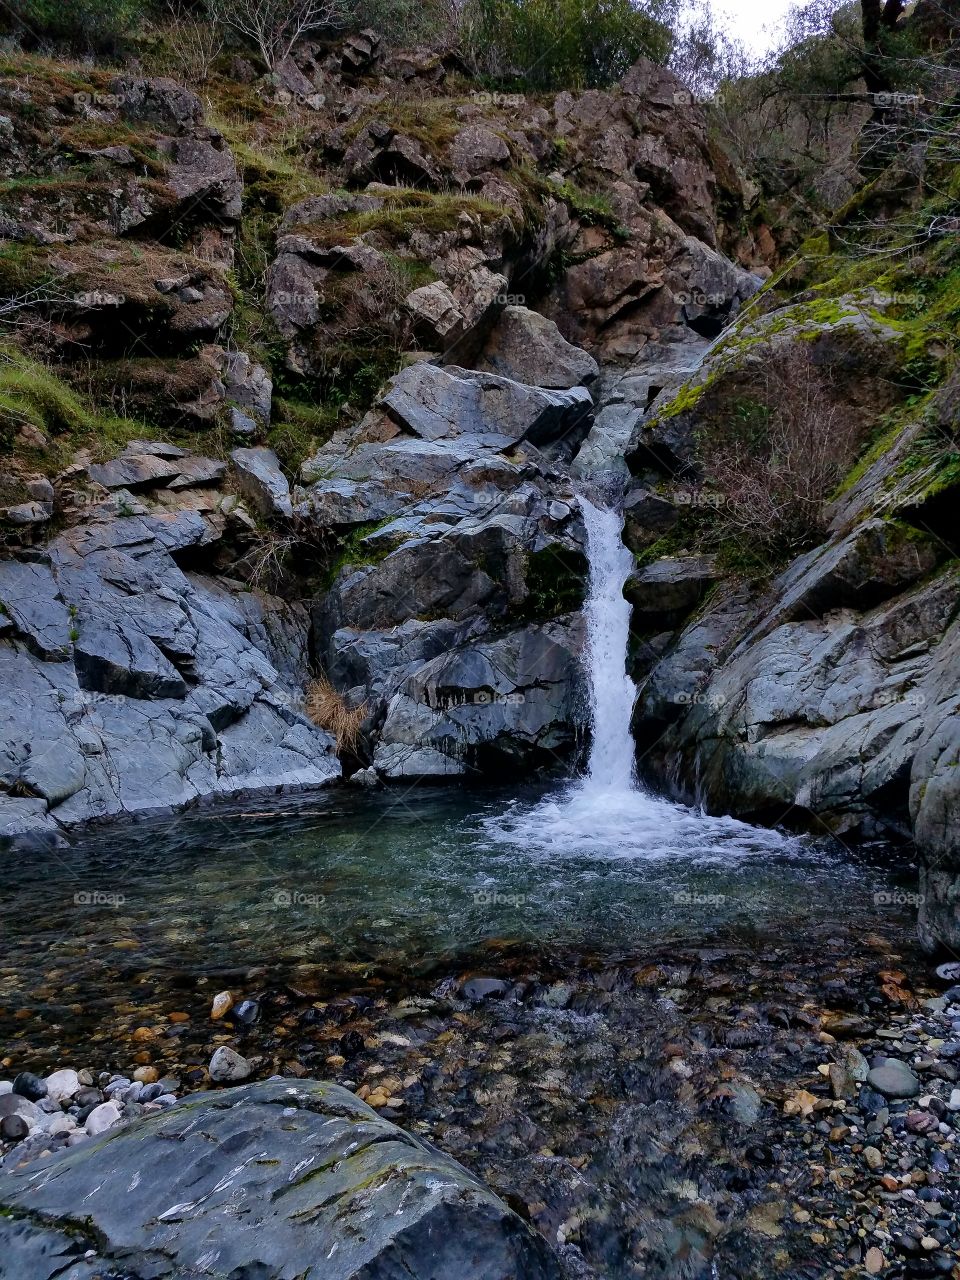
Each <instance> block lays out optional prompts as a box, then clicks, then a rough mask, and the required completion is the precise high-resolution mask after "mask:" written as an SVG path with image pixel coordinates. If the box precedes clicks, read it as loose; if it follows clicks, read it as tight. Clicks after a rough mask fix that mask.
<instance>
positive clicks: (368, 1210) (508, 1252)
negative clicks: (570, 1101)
mask: <svg viewBox="0 0 960 1280" xmlns="http://www.w3.org/2000/svg"><path fill="white" fill-rule="evenodd" d="M0 1253H2V1256H3V1263H2V1269H3V1275H4V1276H5V1278H6V1280H53V1278H54V1277H55V1276H62V1275H63V1274H65V1272H67V1271H69V1274H70V1275H71V1276H75V1277H76V1278H77V1280H94V1278H95V1277H97V1276H103V1275H105V1274H106V1273H107V1272H109V1273H110V1274H111V1275H113V1274H117V1275H119V1274H120V1273H121V1272H122V1274H123V1275H124V1276H125V1277H128V1280H147V1277H148V1276H150V1277H160V1276H171V1277H172V1276H183V1275H199V1274H216V1275H223V1276H226V1275H231V1276H240V1275H245V1276H254V1275H256V1276H258V1277H261V1280H292V1278H293V1277H294V1276H303V1275H307V1274H310V1273H312V1272H314V1271H316V1270H317V1269H318V1267H319V1268H320V1269H322V1273H323V1275H324V1276H325V1277H328V1280H360V1278H361V1277H363V1278H364V1280H375V1278H376V1277H379V1278H381V1280H387V1277H391V1276H396V1275H399V1274H404V1275H409V1276H426V1275H437V1276H457V1277H458V1280H502V1277H504V1276H523V1277H524V1278H525V1280H557V1277H559V1268H558V1266H557V1264H556V1262H555V1261H554V1259H553V1258H552V1256H551V1255H550V1253H549V1250H548V1249H547V1247H546V1245H545V1244H544V1243H543V1241H542V1240H541V1239H540V1237H538V1236H537V1235H536V1234H535V1233H534V1232H533V1231H532V1230H531V1229H530V1227H528V1226H527V1225H526V1223H524V1222H523V1221H522V1219H520V1218H519V1217H518V1216H517V1215H516V1214H515V1213H514V1212H513V1211H512V1210H511V1209H509V1208H507V1206H506V1205H505V1204H504V1203H503V1202H502V1201H500V1200H498V1199H497V1197H496V1196H495V1195H493V1194H492V1192H490V1191H489V1190H488V1189H487V1188H486V1187H485V1186H484V1185H483V1184H482V1183H481V1182H479V1181H478V1180H477V1179H476V1178H474V1177H473V1176H472V1175H471V1174H469V1173H468V1172H467V1171H466V1169H464V1168H463V1167H462V1166H461V1165H459V1164H457V1163H456V1162H455V1161H454V1160H452V1159H450V1158H449V1157H448V1156H445V1155H443V1154H442V1153H441V1152H439V1151H437V1150H436V1149H435V1148H433V1147H431V1146H429V1145H428V1144H427V1143H425V1142H422V1141H421V1140H419V1139H417V1138H414V1137H412V1136H411V1135H410V1134H408V1133H406V1132H404V1130H402V1129H399V1128H397V1126H396V1125H393V1124H391V1123H390V1122H389V1121H387V1120H384V1119H381V1118H380V1117H379V1116H378V1115H377V1113H376V1112H375V1111H374V1110H373V1109H372V1108H370V1107H368V1106H367V1105H366V1104H365V1103H363V1102H361V1101H360V1100H359V1099H358V1098H356V1097H354V1095H353V1094H352V1093H349V1092H348V1091H347V1090H346V1089H343V1088H341V1087H340V1086H338V1085H333V1084H320V1083H317V1082H316V1081H311V1080H300V1081H296V1082H292V1081H288V1080H282V1081H281V1080H276V1081H267V1082H266V1083H263V1084H253V1085H242V1086H240V1087H238V1088H234V1089H228V1090H224V1091H221V1092H219V1093H217V1094H214V1095H211V1094H206V1095H199V1096H196V1097H193V1098H190V1099H188V1100H185V1101H183V1102H180V1103H178V1104H177V1105H176V1106H175V1107H173V1108H171V1109H169V1110H168V1111H166V1112H161V1113H159V1114H157V1115H155V1116H152V1117H150V1118H145V1119H143V1120H140V1121H137V1122H135V1123H134V1124H132V1125H130V1126H128V1127H127V1128H124V1129H120V1130H113V1131H110V1132H107V1133H106V1134H104V1135H103V1137H100V1138H96V1139H94V1140H92V1141H90V1142H88V1143H86V1144H85V1145H84V1146H82V1147H81V1148H79V1149H73V1150H67V1151H66V1152H64V1153H63V1154H61V1155H59V1156H57V1157H55V1158H54V1159H52V1160H50V1161H47V1162H45V1163H44V1165H43V1166H42V1167H41V1168H38V1167H37V1166H36V1165H32V1166H28V1167H26V1168H24V1169H22V1170H17V1169H13V1170H12V1171H9V1172H3V1173H0Z"/></svg>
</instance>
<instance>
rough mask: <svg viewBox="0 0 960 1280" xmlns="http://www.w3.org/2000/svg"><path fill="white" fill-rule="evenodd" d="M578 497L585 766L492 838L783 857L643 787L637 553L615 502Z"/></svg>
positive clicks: (756, 837) (580, 852)
mask: <svg viewBox="0 0 960 1280" xmlns="http://www.w3.org/2000/svg"><path fill="white" fill-rule="evenodd" d="M595 479H596V478H595ZM579 501H580V510H581V513H582V515H583V522H584V526H585V529H586V535H587V545H586V550H587V559H588V562H589V565H590V573H589V583H588V592H587V600H586V604H585V606H584V616H585V619H586V644H585V648H584V668H585V674H586V676H587V683H588V686H589V694H590V721H591V746H590V755H589V760H588V764H587V770H586V773H585V774H584V775H583V777H581V778H579V779H577V780H576V781H575V782H573V783H571V784H568V785H567V786H566V787H564V788H563V789H562V790H561V791H560V792H559V793H555V794H554V795H552V796H548V797H546V798H545V799H542V800H540V801H538V802H536V803H534V804H529V803H522V802H518V803H516V804H514V805H511V806H509V807H508V809H507V810H506V812H502V813H498V814H495V815H493V816H490V817H487V818H485V819H484V820H483V823H482V826H483V830H484V832H485V834H486V835H487V837H488V838H491V839H492V840H494V841H495V842H497V843H501V844H508V845H512V846H514V847H517V848H522V849H523V850H525V851H526V852H529V853H537V852H539V853H546V854H550V855H560V856H564V857H570V856H573V857H581V856H589V857H596V858H602V859H617V858H637V857H642V858H646V859H657V860H660V859H664V858H667V859H669V858H675V859H678V860H682V861H684V862H688V863H689V862H690V861H695V862H699V863H708V862H723V863H730V862H735V861H737V860H738V859H739V858H743V857H749V856H752V855H755V854H758V853H766V854H770V853H772V852H784V851H785V850H786V849H787V848H789V847H790V846H792V845H793V844H795V842H794V841H792V840H790V839H789V838H787V837H785V836H783V835H781V834H779V833H778V832H775V831H767V830H763V829H761V828H758V827H752V826H750V825H749V824H748V823H745V822H739V821H738V820H737V819H735V818H727V817H711V816H708V815H706V814H704V813H702V812H701V811H700V810H699V809H695V808H691V807H689V806H687V805H682V804H676V803H674V802H672V801H669V800H664V799H661V798H660V797H657V796H654V795H652V794H650V793H649V792H648V791H647V790H646V789H645V788H643V787H641V786H640V785H639V784H638V782H637V776H636V767H635V753H636V747H635V744H634V740H633V735H632V733H631V730H630V722H631V716H632V712H633V705H634V701H635V699H636V694H637V690H636V686H635V685H634V683H633V681H632V680H631V679H630V676H629V675H628V673H627V649H628V644H629V639H630V605H629V602H628V601H627V600H626V599H625V598H624V595H623V587H624V584H625V582H626V580H627V577H628V575H629V574H630V571H631V570H632V568H633V557H632V556H631V554H630V552H629V550H628V549H627V548H626V547H625V546H624V544H623V540H622V537H621V533H622V528H623V518H622V516H621V514H620V511H619V509H618V507H617V505H616V504H609V505H604V504H602V503H599V502H595V501H594V499H593V498H588V497H586V496H584V495H581V496H580V499H579Z"/></svg>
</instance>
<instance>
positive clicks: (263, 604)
mask: <svg viewBox="0 0 960 1280" xmlns="http://www.w3.org/2000/svg"><path fill="white" fill-rule="evenodd" d="M2 71H3V73H4V75H3V80H2V82H0V96H2V100H3V109H4V110H5V111H6V112H7V115H6V116H5V117H4V120H5V123H4V125H3V132H2V136H0V147H2V164H3V171H4V173H5V174H7V175H9V176H8V180H7V181H5V182H4V183H3V184H2V188H0V210H2V221H0V234H2V244H0V275H2V279H3V290H4V295H5V297H6V298H7V303H6V306H7V308H8V315H9V317H10V318H11V319H12V320H14V321H15V324H14V325H12V326H11V329H10V339H9V344H8V346H7V347H6V348H5V349H4V352H3V365H2V368H0V381H4V382H5V388H4V392H5V395H6V399H5V400H4V403H3V406H2V415H3V425H2V432H3V436H4V439H5V441H6V443H7V444H8V446H9V448H10V451H11V454H12V460H11V465H10V468H9V473H8V475H7V477H6V478H5V481H4V495H3V496H4V500H5V541H6V546H7V558H6V559H4V560H3V562H2V563H0V600H2V608H3V613H2V619H0V632H2V641H0V660H2V662H3V665H4V671H5V675H6V680H7V687H8V688H9V690H10V696H9V697H8V698H7V699H6V700H5V704H4V710H3V719H2V722H0V723H2V748H0V760H2V774H0V786H2V791H0V813H2V829H3V832H4V834H5V836H6V837H7V838H13V839H15V840H17V841H19V842H21V843H24V842H29V841H30V840H33V839H45V840H57V839H59V838H60V832H61V831H62V830H63V829H67V828H70V827H72V826H75V825H76V824H77V823H81V822H85V821H88V820H90V819H94V818H110V817H117V816H123V815H132V814H139V813H144V812H147V811H154V812H155V811H158V810H160V811H162V810H166V809H176V808H179V807H183V806H184V805H188V804H191V803H194V802H197V801H199V800H205V799H207V798H211V797H216V796H226V795H246V794H250V793H253V792H267V791H273V790H282V789H296V788H303V787H310V786H317V785H320V784H323V783H325V782H327V781H329V780H331V779H332V778H334V777H336V776H338V775H339V774H340V772H341V768H340V764H339V762H338V761H337V758H336V753H335V742H334V738H333V737H332V736H331V734H330V733H329V732H327V729H328V728H332V727H333V725H332V723H331V722H330V721H329V718H325V713H324V712H322V711H319V710H318V706H319V704H318V702H317V699H316V698H315V697H314V696H313V693H312V690H313V688H314V684H313V682H314V681H315V679H316V678H318V677H319V678H320V679H321V680H322V681H323V682H324V687H325V688H326V690H327V702H326V704H324V705H325V706H326V707H327V708H328V709H329V704H330V697H331V692H330V690H331V687H332V697H333V699H334V701H335V702H339V708H338V709H339V710H340V712H341V713H343V714H344V715H346V716H347V717H351V716H352V717H353V720H354V723H358V722H361V721H362V724H361V725H360V733H359V737H356V736H354V737H352V738H351V739H350V741H349V743H345V742H344V741H343V740H342V739H341V741H340V743H339V746H340V748H341V750H340V756H341V758H342V760H343V763H344V766H345V770H346V772H347V773H353V772H354V771H356V770H358V769H360V770H361V772H362V776H363V777H364V779H365V780H367V781H372V780H374V779H375V778H376V777H381V778H387V779H390V778H398V777H412V778H424V777H435V776H438V775H439V776H449V775H463V774H481V775H482V774H493V775H496V774H500V773H508V772H509V773H510V774H511V775H512V774H514V773H515V772H516V771H517V770H518V769H519V770H521V771H522V770H530V769H533V768H540V767H544V766H552V765H554V764H555V763H556V762H557V761H562V760H563V759H564V758H566V757H569V755H570V754H571V752H572V751H574V750H575V749H576V747H577V744H578V742H579V741H580V740H581V739H582V731H583V727H584V719H585V707H584V700H583V696H582V689H581V675H580V664H579V648H580V643H581V623H580V618H579V607H580V604H581V602H582V598H583V591H584V583H585V575H586V561H585V557H584V550H583V530H582V526H581V522H580V519H579V514H578V510H577V504H576V498H575V492H574V483H573V479H572V477H573V475H574V474H575V473H579V474H582V473H584V472H587V473H589V472H591V471H595V470H597V469H599V468H603V467H606V466H609V465H611V462H612V461H613V464H614V465H619V464H618V463H617V458H618V455H619V454H620V453H621V452H622V446H623V442H624V440H625V439H626V438H627V436H628V434H629V427H630V424H631V422H632V418H631V415H630V412H629V404H628V403H627V399H626V397H625V393H624V387H625V386H627V387H629V388H631V389H632V392H633V393H634V394H639V395H642V397H643V399H644V401H646V400H648V399H649V398H650V397H652V396H653V395H655V394H656V390H657V388H658V387H659V386H660V385H662V384H663V382H664V380H665V379H666V378H668V377H676V376H678V371H681V372H682V371H687V372H689V370H691V369H693V368H695V367H696V364H697V362H698V360H699V357H700V354H701V353H702V351H703V349H704V348H705V346H706V345H707V339H706V338H705V337H704V329H705V326H706V328H709V326H710V325H711V324H718V323H721V322H722V320H723V319H724V318H725V317H727V316H729V315H730V314H732V313H734V312H735V311H736V310H737V308H738V307H739V305H740V303H741V302H742V300H743V299H744V298H746V297H747V296H749V294H750V293H752V292H753V291H754V290H755V289H756V287H757V285H758V283H759V279H758V277H756V276H754V275H752V274H751V273H750V272H748V271H746V270H745V269H743V268H742V267H738V266H734V265H733V263H732V262H731V261H730V260H729V259H728V258H727V257H726V256H724V253H723V251H722V247H723V246H726V248H727V249H729V250H730V251H731V252H733V251H734V250H735V249H739V250H740V251H741V253H742V254H743V255H745V256H749V255H750V254H751V253H752V252H753V250H752V241H751V240H750V237H749V234H747V233H746V232H745V231H744V227H745V226H746V225H747V221H748V220H747V219H746V218H745V217H744V219H743V225H741V224H740V223H739V222H738V224H737V226H736V227H734V226H730V225H728V224H727V223H726V222H725V221H724V220H723V218H722V217H721V216H720V213H719V212H718V211H719V209H720V208H721V207H723V208H725V209H729V208H730V207H731V206H735V207H738V208H739V207H741V204H742V201H741V195H742V193H741V192H740V191H739V190H736V191H731V190H729V189H728V187H725V186H722V185H721V184H720V183H719V182H718V180H717V178H716V176H715V172H714V166H713V163H712V158H711V150H710V145H709V144H708V141H707V137H706V131H705V129H704V125H703V120H702V116H701V114H700V112H699V109H698V108H696V107H694V106H691V105H690V104H689V98H688V95H687V94H686V93H685V92H684V91H683V90H682V87H681V86H680V85H679V83H678V82H677V81H676V80H674V79H673V78H672V77H671V76H669V75H668V74H667V73H665V72H662V71H660V70H658V69H656V68H654V67H653V66H652V65H649V64H645V63H641V64H639V65H638V66H637V67H635V68H634V69H633V70H632V71H631V72H630V74H629V75H628V77H627V78H626V80H625V81H624V83H623V85H622V86H621V87H620V88H619V89H617V90H614V91H611V92H606V93H601V92H589V93H584V94H580V95H575V94H570V93H563V94H560V95H559V96H556V97H554V98H542V99H541V98H534V97H519V96H517V95H511V96H504V95H496V94H493V95H491V94H487V93H482V92H480V91H478V90H477V89H476V88H474V87H472V86H470V85H469V84H468V83H467V82H465V81H464V80H463V77H462V74H461V73H459V72H458V71H456V69H455V68H450V67H448V66H446V65H445V64H444V63H443V62H442V60H439V59H437V58H431V57H426V56H425V55H420V54H411V55H396V56H391V57H390V58H389V59H388V58H387V57H386V55H385V54H384V53H383V52H382V51H381V49H380V48H379V45H378V43H377V42H376V41H375V40H373V39H372V37H371V38H365V39H360V40H359V41H358V40H353V41H351V42H349V43H348V46H347V47H345V48H343V49H342V50H333V51H331V50H329V49H326V50H323V49H320V48H318V47H315V46H305V47H303V48H301V49H300V50H299V51H298V53H297V58H296V61H293V60H288V61H287V62H286V63H285V64H283V65H282V66H281V67H280V68H279V69H278V71H277V73H276V74H275V75H273V76H270V77H266V78H264V79H261V80H259V81H257V80H256V79H255V77H254V76H253V75H252V74H251V71H250V68H249V67H248V66H247V65H237V66H234V67H232V69H231V71H230V74H229V75H224V76H218V77H216V78H215V79H214V80H213V81H212V82H211V83H210V85H208V90H207V101H206V102H205V103H204V102H201V100H200V98H199V97H197V96H196V95H195V94H194V93H193V92H191V91H190V90H188V89H187V88H185V87H184V86H180V85H177V84H175V83H173V82H171V81H164V80H156V79H149V78H143V77H136V76H131V75H121V76H117V75H113V74H109V73H106V72H99V71H90V70H83V71H81V70H78V69H75V68H73V67H67V66H65V65H63V64H58V63H56V62H51V61H47V60H44V59H39V58H33V59H31V58H21V59H18V60H17V62H16V63H8V64H7V65H6V66H5V67H3V68H2ZM729 181H730V180H729V179H728V185H729ZM631 361H633V362H634V363H633V365H632V367H630V368H629V377H628V379H627V381H626V382H625V380H624V371H625V370H626V369H627V366H628V364H629V362H631ZM601 363H602V365H603V372H602V374H601ZM281 597H282V598H281ZM335 709H336V708H335ZM318 721H319V723H317V722H318Z"/></svg>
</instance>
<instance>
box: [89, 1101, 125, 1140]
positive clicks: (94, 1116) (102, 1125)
mask: <svg viewBox="0 0 960 1280" xmlns="http://www.w3.org/2000/svg"><path fill="white" fill-rule="evenodd" d="M119 1119H120V1108H119V1106H118V1105H117V1103H116V1102H101V1103H100V1105H99V1106H98V1107H94V1108H93V1110H92V1111H91V1112H90V1114H89V1115H88V1116H87V1122H86V1125H85V1128H86V1131H87V1133H88V1134H89V1135H90V1137H91V1138H94V1137H96V1135H97V1134H98V1133H105V1132H106V1131H107V1129H112V1128H113V1126H114V1125H115V1124H116V1123H117V1121H118V1120H119Z"/></svg>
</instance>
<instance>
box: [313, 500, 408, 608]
mask: <svg viewBox="0 0 960 1280" xmlns="http://www.w3.org/2000/svg"><path fill="white" fill-rule="evenodd" d="M392 523H393V517H392V516H391V517H390V518H389V519H388V520H374V521H369V522H367V523H366V524H358V525H357V526H356V527H355V528H354V529H352V530H351V531H350V532H349V533H348V534H345V535H344V536H343V537H341V538H339V539H338V540H337V543H336V547H335V549H334V552H333V554H332V556H331V558H330V560H329V561H328V564H327V566H326V570H325V572H324V573H323V575H322V578H321V581H322V585H323V589H324V590H329V589H330V587H331V586H332V585H333V583H334V582H335V581H336V579H337V578H338V577H339V576H340V574H341V573H342V572H343V571H344V570H345V569H348V568H349V569H363V568H367V567H369V566H371V565H375V564H380V562H381V561H382V560H385V559H386V557H387V556H388V555H389V554H390V552H391V551H394V550H395V549H396V547H397V546H398V545H399V542H400V539H399V538H398V539H396V540H392V539H389V538H381V539H379V540H378V542H377V543H375V544H374V545H372V546H371V545H370V544H369V543H368V542H367V539H368V538H369V537H370V535H371V534H373V533H377V532H378V531H379V530H380V529H385V528H386V527H387V525H389V524H392Z"/></svg>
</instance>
